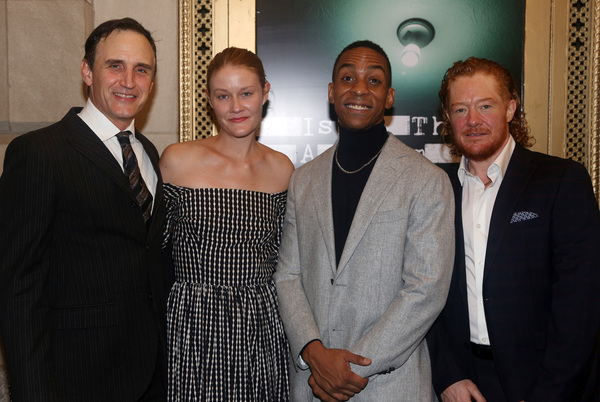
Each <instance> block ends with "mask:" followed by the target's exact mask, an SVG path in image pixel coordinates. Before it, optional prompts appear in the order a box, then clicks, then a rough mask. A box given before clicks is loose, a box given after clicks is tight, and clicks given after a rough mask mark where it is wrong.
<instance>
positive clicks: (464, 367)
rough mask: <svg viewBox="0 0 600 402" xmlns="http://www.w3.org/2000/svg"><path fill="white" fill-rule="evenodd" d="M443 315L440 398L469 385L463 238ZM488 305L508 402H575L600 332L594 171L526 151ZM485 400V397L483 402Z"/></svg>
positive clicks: (505, 198)
mask: <svg viewBox="0 0 600 402" xmlns="http://www.w3.org/2000/svg"><path fill="white" fill-rule="evenodd" d="M450 179H451V182H452V185H453V188H454V193H455V200H456V215H455V216H456V222H455V223H456V260H455V268H454V272H453V276H452V282H451V285H450V293H449V296H448V300H447V303H446V306H445V308H444V310H443V311H442V313H441V315H440V317H439V318H438V320H437V321H436V323H435V324H434V327H433V329H432V330H431V332H430V333H429V335H428V343H429V347H430V353H431V358H432V369H433V381H434V387H435V390H436V393H437V394H438V395H440V394H441V392H443V391H444V389H446V388H447V387H448V386H450V385H452V384H453V383H455V382H457V381H460V380H462V379H467V378H470V370H471V369H470V367H469V365H470V363H469V362H470V356H469V354H470V353H471V352H470V349H469V341H470V330H469V318H468V307H467V290H466V276H465V251H464V238H463V228H462V187H461V185H460V182H459V180H458V175H457V170H456V169H454V170H453V171H452V172H451V173H450ZM483 298H484V310H485V316H486V322H487V326H488V331H489V336H490V342H491V345H492V350H493V354H494V360H495V363H496V365H497V369H498V372H499V377H500V380H501V383H502V385H503V387H504V389H505V392H506V393H507V394H508V396H509V400H511V401H512V400H514V401H521V400H525V401H527V402H530V401H544V402H548V401H561V402H562V401H566V400H567V399H568V398H569V397H570V396H571V395H572V393H573V391H574V389H575V387H576V386H577V384H578V381H579V377H580V376H581V374H582V371H583V368H584V367H585V365H586V363H587V361H588V360H589V359H590V355H591V352H592V348H593V344H594V339H595V335H596V333H597V331H598V328H599V325H600V212H599V210H598V204H597V202H596V199H595V197H594V194H593V189H592V185H591V181H590V178H589V175H588V173H587V171H586V170H585V168H584V167H583V166H581V165H580V164H578V163H575V162H573V161H570V160H565V159H560V158H556V157H552V156H548V155H544V154H541V153H537V152H532V151H529V150H526V149H525V148H524V147H522V146H521V145H517V146H516V148H515V150H514V153H513V155H512V157H511V159H510V163H509V165H508V168H507V171H506V175H505V177H504V179H503V180H502V184H501V187H500V190H499V192H498V196H497V198H496V202H495V204H494V208H493V212H492V217H491V222H490V229H489V236H488V243H487V252H486V260H485V272H484V278H483ZM484 396H485V395H484Z"/></svg>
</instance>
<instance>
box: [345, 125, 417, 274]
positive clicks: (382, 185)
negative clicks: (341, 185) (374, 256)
mask: <svg viewBox="0 0 600 402" xmlns="http://www.w3.org/2000/svg"><path fill="white" fill-rule="evenodd" d="M396 141H398V142H396ZM398 144H399V140H397V139H396V138H394V137H393V136H391V135H390V138H388V140H387V141H386V143H385V145H384V148H383V151H382V152H381V155H380V156H379V158H377V161H376V162H375V166H373V171H372V172H371V175H370V176H369V179H368V180H367V184H366V185H365V188H364V190H363V192H362V195H361V196H360V201H359V202H358V206H357V207H356V212H355V214H354V219H353V220H352V225H351V226H350V231H349V232H348V238H347V239H346V244H345V245H344V251H343V252H342V255H341V257H340V264H339V266H338V267H337V272H336V275H339V274H341V272H342V271H343V270H344V268H345V267H346V266H347V265H348V262H349V261H350V258H352V254H353V253H354V251H355V250H356V247H357V246H358V244H359V243H360V240H361V239H362V237H363V236H364V234H365V232H366V230H367V228H368V226H369V223H370V222H371V220H372V219H373V216H374V215H375V213H376V212H377V211H378V210H379V207H380V205H381V203H382V202H383V200H384V199H385V196H386V194H387V193H388V192H389V191H390V189H391V188H392V186H393V184H394V183H395V182H396V181H398V180H399V177H400V175H401V174H402V171H403V170H404V167H403V166H402V164H400V163H399V162H398V159H400V158H402V157H403V156H404V155H405V153H401V152H399V147H398ZM334 255H335V254H334Z"/></svg>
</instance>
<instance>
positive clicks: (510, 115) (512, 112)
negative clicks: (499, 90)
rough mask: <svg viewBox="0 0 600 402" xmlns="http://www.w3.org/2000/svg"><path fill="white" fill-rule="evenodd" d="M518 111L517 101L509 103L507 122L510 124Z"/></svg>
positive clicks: (512, 100)
mask: <svg viewBox="0 0 600 402" xmlns="http://www.w3.org/2000/svg"><path fill="white" fill-rule="evenodd" d="M516 110H517V101H515V100H514V99H511V100H510V102H508V106H507V107H506V121H507V122H508V123H510V122H511V121H512V119H513V117H514V116H515V111H516Z"/></svg>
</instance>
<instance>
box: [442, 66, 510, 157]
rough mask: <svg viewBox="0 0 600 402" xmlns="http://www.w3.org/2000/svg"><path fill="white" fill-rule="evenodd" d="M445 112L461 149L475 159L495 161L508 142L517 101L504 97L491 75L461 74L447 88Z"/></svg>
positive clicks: (467, 155) (457, 144)
mask: <svg viewBox="0 0 600 402" xmlns="http://www.w3.org/2000/svg"><path fill="white" fill-rule="evenodd" d="M448 92H449V97H448V105H447V110H446V113H447V115H448V119H449V122H450V125H451V126H452V136H453V141H454V144H455V146H456V148H457V150H458V151H460V152H461V153H462V154H463V155H465V156H466V157H467V158H468V159H469V160H471V161H474V162H489V163H492V162H493V161H494V160H495V159H496V158H497V157H498V155H499V154H500V153H501V152H502V149H503V148H504V145H505V144H506V142H507V141H508V136H509V135H510V133H509V128H508V123H509V122H510V121H511V120H512V118H513V116H514V113H515V109H516V102H515V101H514V100H513V99H509V98H507V99H504V98H503V97H502V96H501V95H500V92H499V90H498V84H497V82H496V79H495V78H494V77H493V76H492V75H488V74H483V73H476V74H474V75H472V76H461V77H458V78H457V79H456V80H454V81H453V82H451V83H450V84H449V87H448Z"/></svg>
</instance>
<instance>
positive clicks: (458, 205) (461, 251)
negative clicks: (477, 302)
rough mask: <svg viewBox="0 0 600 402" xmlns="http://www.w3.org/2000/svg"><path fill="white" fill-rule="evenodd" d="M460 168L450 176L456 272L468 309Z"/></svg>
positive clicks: (462, 296)
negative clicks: (452, 196) (453, 210)
mask: <svg viewBox="0 0 600 402" xmlns="http://www.w3.org/2000/svg"><path fill="white" fill-rule="evenodd" d="M458 168H459V165H458V166H456V168H455V169H452V170H451V172H450V174H449V176H450V182H451V183H452V188H453V190H454V206H455V207H454V209H455V214H454V225H455V237H456V238H455V242H456V257H455V260H454V265H455V267H454V270H455V274H456V276H457V283H458V289H459V291H460V295H461V298H460V299H461V300H462V301H463V303H464V304H465V308H467V306H468V305H467V273H466V266H465V237H464V232H463V223H462V222H463V221H462V192H463V188H462V185H461V184H460V180H459V179H458Z"/></svg>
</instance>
